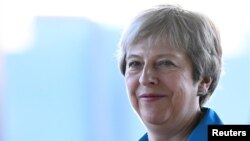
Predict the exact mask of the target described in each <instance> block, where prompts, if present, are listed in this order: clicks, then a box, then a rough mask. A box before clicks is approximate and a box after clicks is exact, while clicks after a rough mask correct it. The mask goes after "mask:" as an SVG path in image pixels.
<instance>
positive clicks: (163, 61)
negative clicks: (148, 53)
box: [157, 60, 175, 67]
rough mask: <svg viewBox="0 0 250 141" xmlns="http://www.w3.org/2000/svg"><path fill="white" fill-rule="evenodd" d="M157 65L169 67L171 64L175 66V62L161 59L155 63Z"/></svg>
mask: <svg viewBox="0 0 250 141" xmlns="http://www.w3.org/2000/svg"><path fill="white" fill-rule="evenodd" d="M157 66H158V67H171V66H175V64H174V63H173V62H172V61H170V60H161V61H159V62H158V63H157Z"/></svg>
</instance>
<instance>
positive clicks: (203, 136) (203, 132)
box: [188, 107, 223, 141]
mask: <svg viewBox="0 0 250 141" xmlns="http://www.w3.org/2000/svg"><path fill="white" fill-rule="evenodd" d="M202 112H203V117H202V119H201V120H200V122H199V123H198V124H197V126H196V127H195V128H194V130H193V131H192V132H191V134H190V136H189V138H188V141H197V140H202V141H207V136H208V135H207V129H208V125H222V124H223V122H222V120H221V119H220V117H219V115H218V114H217V113H216V112H215V111H214V110H212V109H210V108H206V107H204V108H202Z"/></svg>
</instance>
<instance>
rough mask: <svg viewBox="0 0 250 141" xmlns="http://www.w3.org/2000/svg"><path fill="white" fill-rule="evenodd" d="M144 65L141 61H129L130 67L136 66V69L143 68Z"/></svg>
mask: <svg viewBox="0 0 250 141" xmlns="http://www.w3.org/2000/svg"><path fill="white" fill-rule="evenodd" d="M142 65H143V63H142V62H139V61H131V62H129V63H128V68H134V69H137V68H141V67H142Z"/></svg>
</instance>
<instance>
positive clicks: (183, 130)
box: [119, 5, 222, 141]
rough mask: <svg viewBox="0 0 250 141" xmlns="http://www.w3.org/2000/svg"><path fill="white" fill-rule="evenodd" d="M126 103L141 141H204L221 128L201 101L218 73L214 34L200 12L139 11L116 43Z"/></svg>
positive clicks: (217, 46)
mask: <svg viewBox="0 0 250 141" xmlns="http://www.w3.org/2000/svg"><path fill="white" fill-rule="evenodd" d="M119 57H120V62H119V63H120V69H121V72H122V74H123V75H124V76H125V82H126V87H127V93H128V97H129V99H130V102H131V105H132V107H133V108H134V110H135V111H136V113H137V114H138V116H139V117H140V119H141V120H142V122H143V123H144V125H145V126H146V128H147V131H148V132H147V133H146V134H145V135H144V136H143V137H142V138H141V139H140V141H187V140H188V141H206V140H207V125H208V124H222V121H221V120H220V118H219V116H218V115H217V114H216V112H215V111H213V110H212V109H210V108H207V107H204V104H205V102H206V101H207V100H208V99H209V97H210V96H211V95H212V93H213V92H214V90H215V88H216V86H217V84H218V81H219V78H220V73H221V58H222V49H221V43H220V37H219V33H218V30H217V29H216V27H215V25H214V24H213V23H212V21H211V20H210V19H209V18H208V17H206V16H204V15H201V14H199V13H196V12H192V11H188V10H185V9H182V8H181V7H179V6H174V5H160V6H156V7H153V8H151V9H148V10H145V11H143V12H142V13H140V14H139V15H138V16H137V17H135V19H134V20H133V21H132V23H131V24H130V25H129V26H128V28H127V29H126V30H125V31H124V33H123V35H122V37H121V40H120V54H119Z"/></svg>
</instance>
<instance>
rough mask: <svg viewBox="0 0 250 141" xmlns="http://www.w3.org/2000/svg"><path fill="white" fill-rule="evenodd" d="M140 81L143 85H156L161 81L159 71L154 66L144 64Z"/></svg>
mask: <svg viewBox="0 0 250 141" xmlns="http://www.w3.org/2000/svg"><path fill="white" fill-rule="evenodd" d="M139 82H140V83H141V84H142V85H156V84H158V83H159V79H158V77H157V72H156V70H155V69H154V68H153V67H150V66H146V65H144V68H143V70H142V73H141V76H140V78H139Z"/></svg>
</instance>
